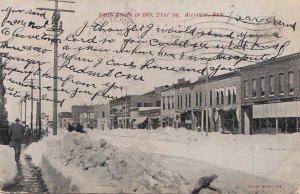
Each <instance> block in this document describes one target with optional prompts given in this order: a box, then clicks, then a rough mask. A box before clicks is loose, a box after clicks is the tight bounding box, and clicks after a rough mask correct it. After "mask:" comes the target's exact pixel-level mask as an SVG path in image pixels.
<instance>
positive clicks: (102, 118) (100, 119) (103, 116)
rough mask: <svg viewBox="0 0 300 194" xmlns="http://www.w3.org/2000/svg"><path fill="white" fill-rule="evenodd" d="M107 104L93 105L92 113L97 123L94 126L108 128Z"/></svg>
mask: <svg viewBox="0 0 300 194" xmlns="http://www.w3.org/2000/svg"><path fill="white" fill-rule="evenodd" d="M109 113H110V111H109V104H101V105H94V115H95V120H96V121H97V125H96V126H94V128H98V129H101V130H106V129H109V128H110V127H109Z"/></svg>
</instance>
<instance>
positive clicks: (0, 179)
mask: <svg viewBox="0 0 300 194" xmlns="http://www.w3.org/2000/svg"><path fill="white" fill-rule="evenodd" d="M16 172H17V167H16V163H15V152H14V149H13V148H12V147H9V146H7V145H0V186H1V185H2V184H3V183H6V182H9V181H10V180H12V179H13V178H14V176H15V175H16ZM0 191H1V190H0Z"/></svg>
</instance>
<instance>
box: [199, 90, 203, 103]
mask: <svg viewBox="0 0 300 194" xmlns="http://www.w3.org/2000/svg"><path fill="white" fill-rule="evenodd" d="M199 105H200V106H201V105H202V93H201V92H199Z"/></svg>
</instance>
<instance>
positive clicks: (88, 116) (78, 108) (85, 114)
mask: <svg viewBox="0 0 300 194" xmlns="http://www.w3.org/2000/svg"><path fill="white" fill-rule="evenodd" d="M72 120H73V121H74V123H75V124H78V123H79V124H83V125H84V127H88V126H89V127H90V126H95V125H96V121H95V119H94V106H92V105H74V106H72Z"/></svg>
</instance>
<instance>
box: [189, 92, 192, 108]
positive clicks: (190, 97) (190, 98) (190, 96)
mask: <svg viewBox="0 0 300 194" xmlns="http://www.w3.org/2000/svg"><path fill="white" fill-rule="evenodd" d="M191 102H192V95H191V93H189V107H191Z"/></svg>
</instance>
